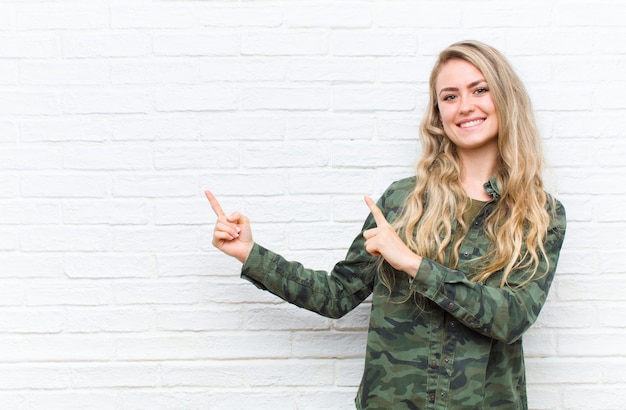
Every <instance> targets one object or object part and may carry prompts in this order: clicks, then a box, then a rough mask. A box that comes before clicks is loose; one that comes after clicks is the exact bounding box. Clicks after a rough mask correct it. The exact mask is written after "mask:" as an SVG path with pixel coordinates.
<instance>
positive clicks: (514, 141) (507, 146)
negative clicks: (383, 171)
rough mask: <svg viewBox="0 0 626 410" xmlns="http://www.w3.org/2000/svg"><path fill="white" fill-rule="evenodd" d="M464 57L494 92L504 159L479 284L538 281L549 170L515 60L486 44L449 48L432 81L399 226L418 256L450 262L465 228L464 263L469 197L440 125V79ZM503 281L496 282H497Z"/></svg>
mask: <svg viewBox="0 0 626 410" xmlns="http://www.w3.org/2000/svg"><path fill="white" fill-rule="evenodd" d="M454 59H460V60H464V61H466V62H468V63H470V64H472V65H474V66H475V67H476V68H477V69H478V70H480V72H481V73H482V74H483V75H484V78H485V80H486V81H487V84H488V86H489V90H490V93H491V95H492V98H493V101H494V105H495V108H496V114H497V118H498V150H499V153H498V158H497V163H496V166H495V176H496V178H497V179H496V181H497V184H498V187H499V189H500V197H499V198H498V200H497V202H496V204H495V207H494V210H493V212H492V213H491V214H490V215H489V216H488V217H487V219H486V225H485V233H486V235H487V236H488V238H489V240H490V243H491V244H492V245H491V247H490V249H489V251H488V252H487V253H486V254H485V255H483V256H482V257H481V258H478V259H477V260H475V261H473V265H472V270H473V271H475V274H474V275H472V277H471V279H472V280H473V281H481V282H484V281H486V280H487V279H489V278H491V277H492V276H494V275H495V274H498V276H499V275H500V274H501V276H499V277H500V281H499V282H500V286H501V287H504V286H507V285H509V284H510V279H512V278H511V275H512V274H513V273H514V272H516V271H519V272H524V274H523V277H522V278H516V279H515V283H517V284H518V285H520V284H523V283H526V282H528V281H530V280H531V279H532V278H533V277H535V275H537V274H542V273H543V272H538V270H539V261H540V259H545V260H547V258H546V255H545V249H544V246H543V242H544V240H545V237H546V234H547V229H548V225H549V223H550V215H549V212H548V209H550V208H552V209H553V208H554V207H547V206H546V205H547V201H549V200H550V199H549V198H550V197H549V196H548V195H547V194H546V193H545V191H544V185H543V179H542V172H543V169H544V166H545V160H544V157H543V152H542V147H541V136H540V135H539V131H538V129H537V126H536V122H535V118H534V114H533V111H532V106H531V102H530V98H529V96H528V93H527V92H526V89H525V88H524V85H523V84H522V82H521V80H520V79H519V77H518V76H517V74H516V73H515V72H514V70H513V68H512V67H511V65H510V63H509V62H508V61H507V59H506V58H505V57H504V56H503V55H502V54H501V53H500V52H498V51H497V50H495V49H494V48H492V47H490V46H488V45H486V44H483V43H481V42H478V41H462V42H458V43H455V44H452V45H451V46H449V47H448V48H446V49H445V50H443V51H442V52H441V53H440V55H439V58H438V60H437V62H436V63H435V65H434V68H433V70H432V72H431V75H430V80H429V87H430V98H429V101H428V106H427V108H426V113H425V115H424V118H423V120H422V123H421V127H420V138H421V143H422V149H423V152H422V156H421V159H420V160H419V161H418V163H417V164H416V176H417V179H416V181H417V183H416V186H415V189H414V190H413V192H412V193H411V194H410V195H409V196H408V198H407V200H406V204H405V207H404V209H403V211H402V213H401V215H400V216H399V218H398V219H397V220H396V221H395V222H394V223H393V226H394V228H395V229H396V231H397V232H398V233H399V235H400V237H401V238H402V239H403V240H404V241H405V243H406V244H407V245H408V246H409V248H410V249H411V250H413V251H414V252H416V253H417V254H418V255H422V256H424V257H426V258H430V259H433V260H436V261H437V262H439V263H444V260H445V250H446V248H447V247H448V246H449V245H450V244H451V242H452V241H453V240H454V239H453V231H454V229H453V227H454V225H456V224H458V229H460V230H461V231H460V235H456V236H454V237H456V238H459V239H458V240H457V241H456V243H454V244H452V249H453V250H452V252H451V255H450V266H451V267H453V268H456V267H457V265H458V252H459V248H460V242H461V240H462V238H463V237H464V236H465V234H466V233H467V226H465V223H464V222H463V218H462V215H463V211H464V210H465V209H466V207H467V205H468V204H469V198H468V197H467V195H466V194H465V192H464V190H463V188H462V187H461V184H460V174H461V165H460V161H459V157H458V155H457V152H456V147H455V145H454V144H453V143H452V141H450V139H449V138H448V137H447V136H446V134H445V132H444V130H443V125H442V122H441V119H440V114H439V107H438V102H437V92H436V88H435V87H436V81H437V77H438V75H439V73H440V71H441V69H442V67H443V66H444V65H445V64H446V63H447V62H448V61H450V60H454ZM380 272H381V273H380V275H381V279H382V281H383V283H384V284H385V285H386V286H387V287H388V288H389V290H390V291H391V289H392V288H393V284H394V274H393V273H392V272H390V271H389V270H388V269H381V270H380ZM498 276H496V277H494V278H497V277H498Z"/></svg>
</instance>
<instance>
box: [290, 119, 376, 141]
mask: <svg viewBox="0 0 626 410" xmlns="http://www.w3.org/2000/svg"><path fill="white" fill-rule="evenodd" d="M373 128H374V127H373V119H372V117H371V116H370V115H369V114H365V115H364V114H361V113H359V114H333V115H328V114H321V115H317V114H316V115H307V116H306V117H304V116H299V115H294V116H290V117H289V118H288V119H287V127H286V134H287V139H289V140H316V141H318V140H333V141H336V140H369V139H371V138H372V135H373V132H374V129H373Z"/></svg>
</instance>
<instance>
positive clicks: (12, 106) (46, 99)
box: [0, 39, 61, 115]
mask: <svg viewBox="0 0 626 410" xmlns="http://www.w3.org/2000/svg"><path fill="white" fill-rule="evenodd" d="M0 41H1V39H0ZM0 111H2V112H3V113H4V114H11V115H58V114H61V97H60V95H59V94H57V93H53V92H45V91H13V92H12V91H8V92H5V93H3V98H2V100H1V101H0Z"/></svg>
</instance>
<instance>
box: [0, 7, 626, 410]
mask: <svg viewBox="0 0 626 410" xmlns="http://www.w3.org/2000/svg"><path fill="white" fill-rule="evenodd" d="M625 12H626V6H625V5H624V3H623V2H621V1H619V0H613V1H612V0H600V1H594V2H592V3H590V2H588V1H586V0H585V1H582V0H573V1H571V0H567V1H566V0H529V1H525V2H518V1H513V0H510V1H497V2H496V1H491V0H483V1H461V0H454V1H453V0H440V1H432V0H415V1H408V0H405V1H382V0H380V1H376V0H354V1H318V0H309V1H298V0H293V1H287V0H282V1H281V0H272V1H269V0H268V1H265V0H256V1H228V0H224V1H206V0H205V1H201V0H187V1H176V0H171V1H168V0H161V1H158V0H153V1H150V0H132V1H120V0H107V1H105V0H103V1H99V2H76V1H70V0H57V1H53V0H49V1H47V0H0V408H2V409H63V410H67V409H107V410H108V409H140V408H145V409H151V410H154V409H167V410H170V409H220V410H221V409H224V410H230V409H244V408H246V409H247V408H254V409H316V410H317V409H325V408H329V409H331V408H332V409H350V408H353V405H352V400H353V397H354V394H355V391H356V386H357V384H358V382H359V378H360V372H361V368H362V354H363V350H364V341H365V329H366V324H367V316H368V313H369V312H368V308H369V307H368V306H367V303H366V304H364V305H363V306H360V307H359V308H357V309H356V310H355V311H354V312H352V313H351V314H350V315H348V316H347V317H345V318H343V319H340V320H337V321H331V320H329V319H325V318H322V317H318V316H315V315H313V314H311V313H308V312H305V311H301V310H298V309H296V308H294V307H292V306H289V305H286V304H283V303H280V302H279V300H277V299H276V298H274V297H271V296H270V295H268V294H267V293H264V292H261V291H258V290H257V289H256V288H254V287H253V286H251V285H250V284H248V283H247V282H244V281H242V280H240V279H239V277H238V274H239V266H238V264H237V263H236V262H235V261H233V260H230V259H228V258H227V257H225V256H223V255H221V254H219V253H218V252H217V251H216V250H214V249H213V248H212V247H211V246H210V237H211V233H212V223H213V220H214V217H213V215H212V212H211V210H210V208H209V205H208V203H206V200H205V198H204V197H203V194H202V191H203V190H204V189H206V188H210V189H212V190H213V191H214V192H215V194H216V195H217V196H218V197H219V198H220V199H221V201H222V203H223V206H224V207H225V209H227V210H235V209H239V210H241V211H244V212H246V213H248V214H249V216H250V217H251V219H252V220H253V221H254V225H253V227H254V231H255V236H256V239H257V240H258V241H260V242H262V243H263V244H266V245H268V246H270V247H272V248H273V249H275V250H277V251H279V252H281V253H283V254H284V255H285V256H288V257H292V258H297V259H298V260H301V261H303V262H305V263H306V264H307V265H309V266H310V267H314V268H320V269H326V268H329V267H331V266H332V264H333V263H334V262H335V261H336V260H337V259H338V258H340V257H341V256H342V255H343V254H344V252H345V250H346V247H347V246H348V245H349V243H350V241H351V239H352V237H353V236H354V235H355V234H356V232H357V231H358V229H359V227H360V224H361V222H362V219H363V218H364V216H365V215H366V213H367V210H366V207H365V205H364V204H363V203H362V199H361V198H362V195H363V194H369V195H374V196H377V195H379V194H380V193H381V192H382V191H383V189H384V188H385V187H386V186H387V185H388V184H389V183H390V182H391V181H392V180H394V179H397V178H401V177H404V176H407V175H410V174H411V173H412V165H413V162H414V160H415V158H416V150H417V147H418V144H417V128H418V124H419V120H420V118H421V115H422V112H423V108H424V106H425V101H426V92H427V87H426V81H427V77H428V74H429V71H430V68H431V66H432V64H433V61H434V56H435V54H436V53H437V52H438V51H439V50H441V49H442V48H443V47H445V46H446V45H448V44H450V43H452V42H454V41H457V40H460V39H464V38H476V39H480V40H483V41H485V42H487V43H490V44H493V45H494V46H496V47H497V48H499V49H501V50H502V51H504V52H505V53H506V54H507V55H508V56H509V57H510V59H511V60H512V62H513V64H514V65H515V66H516V67H517V69H518V71H519V73H520V74H521V76H522V78H523V79H524V81H525V82H526V84H527V86H528V89H529V91H530V92H531V94H532V97H533V102H534V105H535V108H536V109H537V116H538V119H539V123H540V126H541V129H542V132H543V135H544V136H545V138H546V144H545V145H546V149H547V152H548V157H549V159H550V161H551V164H552V165H553V170H552V173H551V174H552V175H553V178H552V179H553V180H554V181H555V184H554V186H555V189H554V191H555V192H556V193H557V194H558V196H559V198H560V199H562V201H563V202H564V203H565V205H566V207H567V211H568V217H569V232H568V237H567V240H566V243H565V247H564V249H563V253H562V260H561V263H560V267H559V273H558V277H557V280H556V282H555V284H554V287H553V290H552V293H551V295H550V300H549V303H548V304H547V306H546V307H545V310H544V312H543V314H542V316H541V317H540V320H539V322H538V323H537V325H536V326H535V327H534V328H533V329H532V330H531V331H530V332H529V333H528V335H527V337H526V338H525V343H526V350H527V356H528V357H527V364H528V379H529V386H528V387H529V395H530V403H531V408H533V409H583V408H584V409H623V408H624V403H625V402H626V350H625V348H624V346H626V314H625V313H624V312H626V296H624V294H625V293H624V290H625V289H626V279H625V278H626V267H625V264H624V263H623V260H624V255H625V254H626V253H625V252H626V239H624V235H623V231H624V228H626V216H624V215H625V212H624V210H625V205H626V160H625V159H624V158H625V157H626V144H625V143H624V140H623V137H624V130H625V129H626V119H625V118H626V99H625V98H624V96H625V95H626V81H625V80H624V67H625V66H626V45H625V44H626V42H624V41H623V40H624V38H625V36H626V23H624V17H623V16H624V13H625Z"/></svg>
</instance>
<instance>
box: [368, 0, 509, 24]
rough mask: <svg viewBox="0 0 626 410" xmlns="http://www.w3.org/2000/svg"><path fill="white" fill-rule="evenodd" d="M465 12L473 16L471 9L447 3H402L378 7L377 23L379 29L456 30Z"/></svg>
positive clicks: (384, 4)
mask: <svg viewBox="0 0 626 410" xmlns="http://www.w3.org/2000/svg"><path fill="white" fill-rule="evenodd" d="M489 9H490V10H491V9H497V8H496V7H490V8H489ZM464 12H465V13H467V14H468V15H471V8H470V10H465V8H464V7H450V4H447V3H432V2H411V1H400V2H393V3H383V4H380V5H377V7H376V17H375V21H376V24H377V26H379V27H430V28H441V27H455V28H456V27H459V26H461V22H462V21H463V19H462V16H463V13H464Z"/></svg>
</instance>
